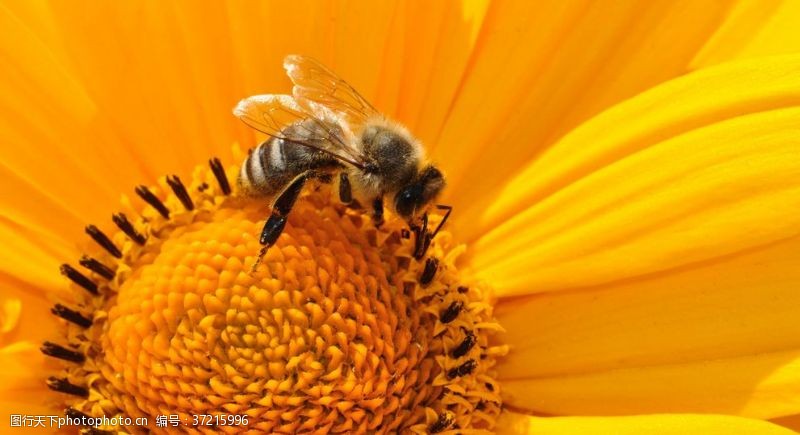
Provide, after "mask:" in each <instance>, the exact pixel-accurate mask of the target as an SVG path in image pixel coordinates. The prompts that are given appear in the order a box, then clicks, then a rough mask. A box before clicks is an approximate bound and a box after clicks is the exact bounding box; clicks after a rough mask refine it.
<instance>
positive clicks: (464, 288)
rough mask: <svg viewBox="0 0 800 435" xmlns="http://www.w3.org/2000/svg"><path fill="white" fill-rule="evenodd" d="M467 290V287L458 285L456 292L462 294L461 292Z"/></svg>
mask: <svg viewBox="0 0 800 435" xmlns="http://www.w3.org/2000/svg"><path fill="white" fill-rule="evenodd" d="M468 291H469V287H464V286H463V285H462V286H461V287H459V288H458V292H459V293H462V294H463V293H466V292H468Z"/></svg>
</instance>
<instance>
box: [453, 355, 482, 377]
mask: <svg viewBox="0 0 800 435" xmlns="http://www.w3.org/2000/svg"><path fill="white" fill-rule="evenodd" d="M475 367H478V363H477V361H475V360H474V359H471V360H469V361H467V362H465V363H464V364H461V365H460V366H458V367H454V368H452V369H450V370H448V371H447V379H453V378H459V377H461V376H466V375H468V374H470V373H472V371H473V370H475Z"/></svg>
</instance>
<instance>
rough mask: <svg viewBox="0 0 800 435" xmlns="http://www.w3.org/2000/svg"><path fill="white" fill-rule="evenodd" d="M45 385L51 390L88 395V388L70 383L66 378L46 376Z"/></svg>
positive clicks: (75, 394) (80, 395)
mask: <svg viewBox="0 0 800 435" xmlns="http://www.w3.org/2000/svg"><path fill="white" fill-rule="evenodd" d="M47 387H48V388H50V389H51V390H53V391H58V392H60V393H64V394H71V395H73V396H78V397H89V390H87V389H86V388H84V387H81V386H78V385H75V384H73V383H70V381H68V380H67V379H66V378H57V377H55V376H50V377H49V378H47Z"/></svg>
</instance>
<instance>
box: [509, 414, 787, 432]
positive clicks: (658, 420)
mask: <svg viewBox="0 0 800 435" xmlns="http://www.w3.org/2000/svg"><path fill="white" fill-rule="evenodd" d="M497 433H498V435H512V434H521V435H523V434H531V435H534V434H535V435H581V434H593V435H605V434H608V435H640V434H648V435H729V434H736V435H790V434H793V433H794V432H792V431H791V430H789V429H786V428H782V427H780V426H777V425H774V424H770V423H767V422H764V421H759V420H750V419H746V418H741V417H732V416H728V415H692V414H665V415H637V416H632V417H532V416H528V415H523V414H519V413H515V412H505V413H503V414H502V415H501V416H500V419H499V420H498V423H497Z"/></svg>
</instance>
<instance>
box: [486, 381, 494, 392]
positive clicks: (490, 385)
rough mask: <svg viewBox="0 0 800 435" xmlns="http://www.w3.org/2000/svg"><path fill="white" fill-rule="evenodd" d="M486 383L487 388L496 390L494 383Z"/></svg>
mask: <svg viewBox="0 0 800 435" xmlns="http://www.w3.org/2000/svg"><path fill="white" fill-rule="evenodd" d="M484 385H486V389H487V390H489V391H494V385H492V383H491V382H486V383H485V384H484Z"/></svg>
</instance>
